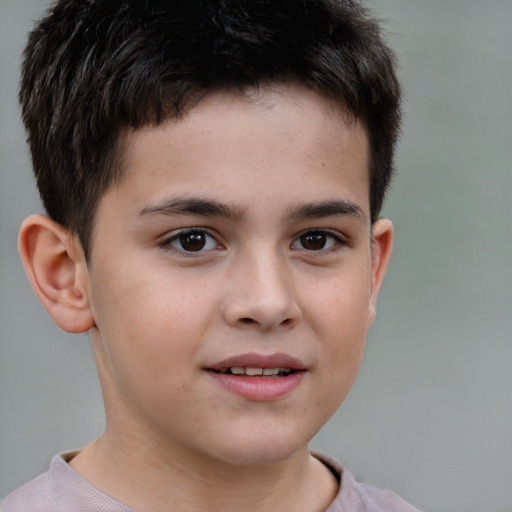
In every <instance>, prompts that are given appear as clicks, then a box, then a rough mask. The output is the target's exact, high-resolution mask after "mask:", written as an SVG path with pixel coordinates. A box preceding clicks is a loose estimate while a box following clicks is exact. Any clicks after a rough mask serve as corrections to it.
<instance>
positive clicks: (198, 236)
mask: <svg viewBox="0 0 512 512" xmlns="http://www.w3.org/2000/svg"><path fill="white" fill-rule="evenodd" d="M165 245H166V246H170V247H172V248H173V249H176V250H178V251H184V252H204V251H210V250H212V249H215V248H217V247H219V244H218V242H217V240H215V238H213V236H211V235H210V234H209V233H208V232H206V231H203V230H197V229H194V230H187V231H181V232H180V233H178V234H176V235H174V236H173V237H172V238H170V239H168V240H167V241H166V242H165Z"/></svg>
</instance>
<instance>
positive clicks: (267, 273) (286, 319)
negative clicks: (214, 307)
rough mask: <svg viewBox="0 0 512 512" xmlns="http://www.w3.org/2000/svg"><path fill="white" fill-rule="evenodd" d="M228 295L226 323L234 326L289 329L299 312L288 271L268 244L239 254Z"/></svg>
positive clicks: (275, 250)
mask: <svg viewBox="0 0 512 512" xmlns="http://www.w3.org/2000/svg"><path fill="white" fill-rule="evenodd" d="M232 271H233V272H234V274H235V275H234V276H232V277H234V279H231V282H232V285H231V286H230V289H229V292H228V298H227V303H226V308H225V314H226V320H227V321H228V323H230V324H232V325H236V326H238V327H242V326H243V327H251V328H259V329H262V330H270V329H273V328H277V327H280V326H281V327H285V326H286V327H291V326H292V325H294V324H295V323H296V322H297V321H298V320H299V319H300V318H301V312H300V308H299V305H298V303H297V300H296V299H297V298H296V296H295V291H294V288H293V286H292V283H293V280H292V279H290V277H291V276H290V273H291V271H292V269H291V268H290V266H289V265H288V264H287V261H286V259H285V258H284V257H283V256H282V255H281V254H279V251H278V250H277V249H276V248H275V247H273V246H272V244H270V243H266V244H265V243H262V244H259V246H258V247H257V248H253V250H250V251H246V252H245V253H244V254H240V255H239V258H238V261H237V262H236V265H235V268H233V269H232Z"/></svg>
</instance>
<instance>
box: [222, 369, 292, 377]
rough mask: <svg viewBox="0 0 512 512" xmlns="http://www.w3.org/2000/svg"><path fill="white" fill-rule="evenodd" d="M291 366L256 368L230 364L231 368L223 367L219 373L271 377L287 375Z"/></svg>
mask: <svg viewBox="0 0 512 512" xmlns="http://www.w3.org/2000/svg"><path fill="white" fill-rule="evenodd" d="M291 371H292V370H291V368H256V367H251V366H248V367H242V366H232V367H231V368H223V369H222V370H220V373H231V374H232V375H247V376H249V377H259V376H261V375H264V376H266V377H272V376H275V375H280V374H281V375H288V374H289V373H290V372H291Z"/></svg>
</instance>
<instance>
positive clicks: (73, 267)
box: [18, 215, 94, 333]
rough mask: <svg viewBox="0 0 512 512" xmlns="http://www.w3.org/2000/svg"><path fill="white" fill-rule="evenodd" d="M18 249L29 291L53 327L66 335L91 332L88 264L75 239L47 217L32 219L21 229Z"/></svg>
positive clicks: (37, 216)
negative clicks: (87, 279)
mask: <svg viewBox="0 0 512 512" xmlns="http://www.w3.org/2000/svg"><path fill="white" fill-rule="evenodd" d="M18 247H19V251H20V256H21V259H22V261H23V265H24V266H25V271H26V272H27V275H28V278H29V280H30V283H31V284H32V288H33V289H34V292H35V294H36V295H37V297H38V298H39V300H40V301H41V303H42V304H43V306H44V307H45V309H46V310H47V311H48V313H49V314H50V316H51V317H52V318H53V320H54V321H55V323H56V324H57V325H58V326H59V327H60V328H61V329H63V330H65V331H67V332H73V333H79V332H86V331H88V330H89V329H91V328H92V327H93V325H94V321H93V317H92V313H91V310H90V307H89V298H88V293H87V282H86V276H87V264H86V261H85V258H84V255H83V251H82V249H81V246H80V244H79V243H78V242H77V241H76V239H75V237H73V236H71V235H70V234H69V232H68V231H67V230H66V229H64V228H63V227H62V226H61V225H59V224H57V223H56V222H54V221H52V220H51V219H49V218H48V217H45V216H43V215H31V216H30V217H28V218H27V219H26V220H25V221H24V222H23V224H22V226H21V228H20V233H19V237H18Z"/></svg>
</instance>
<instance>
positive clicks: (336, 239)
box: [290, 229, 348, 255]
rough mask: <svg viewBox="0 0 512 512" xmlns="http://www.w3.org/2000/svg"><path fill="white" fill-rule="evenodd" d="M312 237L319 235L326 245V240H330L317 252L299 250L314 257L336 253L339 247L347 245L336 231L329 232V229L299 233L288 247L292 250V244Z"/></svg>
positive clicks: (313, 250)
mask: <svg viewBox="0 0 512 512" xmlns="http://www.w3.org/2000/svg"><path fill="white" fill-rule="evenodd" d="M314 235H319V236H321V237H325V240H326V245H327V244H328V242H327V240H329V239H330V240H331V244H330V245H329V246H328V247H321V248H319V249H317V250H315V249H307V248H305V247H304V248H303V249H299V250H305V251H306V252H308V253H310V254H315V255H316V254H323V253H326V252H331V251H336V250H339V249H340V247H343V246H347V245H348V242H347V240H346V239H345V238H344V237H343V236H342V235H341V234H340V233H338V232H337V231H331V230H329V229H308V230H306V231H303V232H302V233H300V234H299V236H298V237H297V238H296V239H295V240H294V241H293V243H292V244H291V246H290V247H291V248H292V249H294V247H293V246H294V244H296V243H297V242H300V241H301V240H302V241H303V242H304V240H303V239H304V237H307V236H314Z"/></svg>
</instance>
